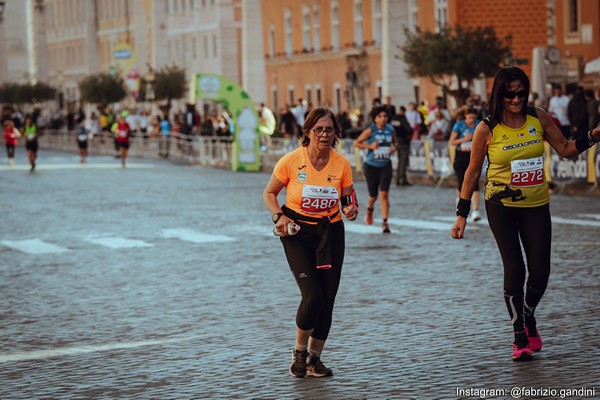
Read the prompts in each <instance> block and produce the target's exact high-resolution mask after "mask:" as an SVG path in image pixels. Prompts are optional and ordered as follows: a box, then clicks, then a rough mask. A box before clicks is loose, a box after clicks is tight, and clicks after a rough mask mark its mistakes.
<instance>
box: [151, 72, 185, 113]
mask: <svg viewBox="0 0 600 400" xmlns="http://www.w3.org/2000/svg"><path fill="white" fill-rule="evenodd" d="M186 93H187V84H186V79H185V70H184V69H183V68H179V67H176V66H173V67H165V68H163V69H161V70H160V71H158V72H157V73H156V76H155V81H154V98H155V100H158V101H161V100H166V103H165V104H163V105H162V106H161V107H160V108H161V109H162V110H163V113H165V114H168V112H169V110H170V109H171V102H172V101H173V100H176V99H181V98H183V97H184V96H185V95H186Z"/></svg>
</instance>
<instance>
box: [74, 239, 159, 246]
mask: <svg viewBox="0 0 600 400" xmlns="http://www.w3.org/2000/svg"><path fill="white" fill-rule="evenodd" d="M84 240H85V241H86V242H90V243H94V244H99V245H102V246H106V247H110V248H111V249H130V248H134V247H152V246H153V245H152V244H150V243H146V242H144V241H143V240H137V239H126V238H122V237H93V238H86V239H84Z"/></svg>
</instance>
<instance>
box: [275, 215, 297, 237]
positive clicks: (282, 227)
mask: <svg viewBox="0 0 600 400" xmlns="http://www.w3.org/2000/svg"><path fill="white" fill-rule="evenodd" d="M289 223H294V220H293V219H291V218H288V217H287V216H286V215H285V214H284V215H282V216H281V217H279V220H278V221H277V223H276V224H275V229H276V230H277V231H278V232H279V233H281V236H288V235H289V232H288V231H287V228H288V224H289Z"/></svg>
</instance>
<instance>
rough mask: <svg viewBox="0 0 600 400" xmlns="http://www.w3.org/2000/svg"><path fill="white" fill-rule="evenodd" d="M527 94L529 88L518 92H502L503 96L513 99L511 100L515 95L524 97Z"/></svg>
mask: <svg viewBox="0 0 600 400" xmlns="http://www.w3.org/2000/svg"><path fill="white" fill-rule="evenodd" d="M525 96H527V90H519V91H518V92H510V91H505V92H502V97H504V98H506V99H511V100H512V99H514V98H515V97H518V98H520V99H524V98H525Z"/></svg>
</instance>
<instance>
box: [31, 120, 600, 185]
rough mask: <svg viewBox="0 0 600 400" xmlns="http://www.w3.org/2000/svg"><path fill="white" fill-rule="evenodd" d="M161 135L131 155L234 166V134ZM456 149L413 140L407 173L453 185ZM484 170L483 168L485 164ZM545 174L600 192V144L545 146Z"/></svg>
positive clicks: (52, 143) (101, 146)
mask: <svg viewBox="0 0 600 400" xmlns="http://www.w3.org/2000/svg"><path fill="white" fill-rule="evenodd" d="M166 140H167V139H165V138H163V137H157V136H150V137H141V136H135V137H132V138H131V139H130V143H131V144H130V147H129V155H130V156H131V157H137V158H146V159H161V158H163V159H168V160H171V161H173V162H177V163H183V164H191V165H202V166H207V167H215V168H224V169H231V165H232V158H231V157H232V153H231V148H232V146H231V138H229V137H221V136H197V135H194V136H190V135H183V134H180V133H177V132H172V133H171V137H170V138H169V139H168V142H165V141H166ZM39 143H40V149H41V151H43V150H44V149H50V150H56V151H64V152H69V153H77V152H78V151H79V148H78V146H77V141H76V139H75V134H74V133H73V132H69V131H67V130H66V129H62V130H45V131H43V132H42V133H41V135H40V138H39ZM161 144H162V145H163V146H165V145H168V146H169V152H168V156H166V157H165V156H161V154H160V153H161ZM298 146H299V142H298V141H297V140H292V141H290V140H286V139H283V138H271V143H270V145H269V147H268V148H263V149H264V150H261V152H260V158H261V169H262V170H263V171H266V172H270V171H272V170H273V167H274V166H275V164H276V163H277V161H278V160H279V159H280V158H281V157H282V156H283V155H284V154H287V153H288V152H290V151H292V150H293V149H295V148H297V147H298ZM336 150H337V151H339V152H340V153H341V154H343V155H344V156H346V157H347V158H348V160H350V164H351V165H352V168H353V169H354V171H355V176H354V179H355V180H362V179H364V176H363V174H362V161H363V157H364V154H365V151H364V150H359V149H355V148H354V141H353V140H351V139H344V140H342V141H341V142H340V143H338V146H337V147H336ZM88 153H89V154H90V155H113V156H114V155H117V154H118V152H117V150H116V149H115V144H114V136H113V135H112V134H107V133H105V134H103V135H100V136H94V137H92V138H91V139H90V142H89V146H88ZM453 153H454V152H453V149H452V148H451V147H450V146H448V142H427V141H413V142H411V150H410V163H409V177H410V179H411V181H413V182H416V183H421V184H433V185H437V186H440V185H442V184H444V185H448V186H453V185H454V184H455V182H456V178H455V176H454V171H453V169H452V162H453V158H454V157H453V155H454V154H453ZM397 163H398V159H397V157H396V155H395V154H394V155H393V156H392V165H393V167H394V170H396V165H397ZM484 171H485V169H484ZM546 176H547V179H548V181H550V182H553V183H554V184H555V185H556V187H557V191H573V190H575V191H577V192H581V191H582V190H583V191H589V192H594V193H595V194H597V193H598V192H599V191H600V188H599V187H598V181H599V179H600V149H599V148H598V146H595V147H594V148H592V149H590V150H588V151H586V152H584V153H583V154H581V155H580V156H578V157H575V158H573V159H563V158H561V157H559V156H558V155H557V154H555V152H554V151H553V150H551V149H550V147H549V146H548V145H547V149H546Z"/></svg>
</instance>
